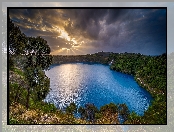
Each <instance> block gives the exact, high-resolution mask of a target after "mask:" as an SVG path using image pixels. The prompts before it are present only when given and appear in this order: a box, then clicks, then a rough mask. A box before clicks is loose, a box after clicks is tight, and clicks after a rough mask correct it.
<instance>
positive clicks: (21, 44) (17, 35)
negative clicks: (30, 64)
mask: <svg viewBox="0 0 174 132" xmlns="http://www.w3.org/2000/svg"><path fill="white" fill-rule="evenodd" d="M8 22H9V25H8V26H9V32H8V34H9V36H8V43H9V54H10V55H19V54H23V53H24V52H25V51H24V49H25V44H26V43H27V37H26V35H25V34H24V33H22V32H21V30H20V29H19V27H18V26H15V24H14V23H13V22H12V20H10V18H8Z"/></svg>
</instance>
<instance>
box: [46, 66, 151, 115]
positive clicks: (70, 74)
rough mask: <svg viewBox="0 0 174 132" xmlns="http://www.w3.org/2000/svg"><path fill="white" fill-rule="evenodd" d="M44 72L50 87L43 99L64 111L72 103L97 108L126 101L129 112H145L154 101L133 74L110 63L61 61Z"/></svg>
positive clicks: (140, 113) (139, 113) (141, 113)
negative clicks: (114, 67)
mask: <svg viewBox="0 0 174 132" xmlns="http://www.w3.org/2000/svg"><path fill="white" fill-rule="evenodd" d="M45 73H46V75H47V76H48V77H49V78H50V88H51V90H50V92H49V94H48V95H47V97H46V98H45V100H44V101H45V102H49V103H53V104H54V105H55V106H56V107H57V108H59V109H62V110H63V109H64V108H65V107H66V106H67V105H69V104H70V103H71V102H74V103H76V105H77V106H78V107H79V106H84V105H85V104H86V103H93V104H94V105H95V106H97V107H98V108H100V107H101V106H103V105H105V104H109V103H111V102H112V103H115V104H118V103H119V104H121V103H125V104H126V105H127V106H128V108H129V110H130V111H135V112H136V113H137V114H138V115H143V114H144V111H145V110H147V109H148V107H149V105H150V102H151V100H152V97H151V95H150V94H149V92H147V91H146V90H145V89H143V88H142V87H140V86H139V85H138V84H137V83H136V81H135V80H134V77H133V76H131V75H127V74H123V73H120V72H116V71H113V70H110V68H109V66H107V65H102V64H83V63H71V64H61V65H54V66H51V67H50V70H49V71H45Z"/></svg>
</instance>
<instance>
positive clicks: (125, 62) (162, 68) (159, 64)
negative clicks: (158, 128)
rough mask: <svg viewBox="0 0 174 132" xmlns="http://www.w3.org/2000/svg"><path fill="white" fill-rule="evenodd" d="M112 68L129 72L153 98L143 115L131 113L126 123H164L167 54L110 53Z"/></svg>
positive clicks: (165, 115)
mask: <svg viewBox="0 0 174 132" xmlns="http://www.w3.org/2000/svg"><path fill="white" fill-rule="evenodd" d="M109 61H113V63H112V65H111V67H110V68H111V69H112V70H116V71H120V72H123V73H126V74H131V75H133V76H134V79H135V80H136V81H137V82H138V84H139V85H140V86H142V87H143V88H145V89H146V90H147V91H149V92H150V93H151V94H152V96H153V98H154V100H153V102H152V105H151V106H150V107H149V109H148V110H147V111H146V112H145V114H144V116H143V117H138V116H136V115H135V113H133V114H132V115H131V116H133V117H131V118H130V120H128V121H127V122H126V123H130V124H134V123H133V122H136V121H138V122H136V123H140V124H148V123H149V124H166V120H167V111H166V105H167V97H166V94H167V56H166V54H162V55H159V56H146V55H141V54H135V53H122V54H111V55H110V57H109Z"/></svg>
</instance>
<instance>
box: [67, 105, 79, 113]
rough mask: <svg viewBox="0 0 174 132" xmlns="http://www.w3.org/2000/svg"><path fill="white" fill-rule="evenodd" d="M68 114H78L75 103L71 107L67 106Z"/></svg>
mask: <svg viewBox="0 0 174 132" xmlns="http://www.w3.org/2000/svg"><path fill="white" fill-rule="evenodd" d="M66 112H67V113H70V114H74V113H77V106H76V104H75V103H70V105H69V106H67V108H66Z"/></svg>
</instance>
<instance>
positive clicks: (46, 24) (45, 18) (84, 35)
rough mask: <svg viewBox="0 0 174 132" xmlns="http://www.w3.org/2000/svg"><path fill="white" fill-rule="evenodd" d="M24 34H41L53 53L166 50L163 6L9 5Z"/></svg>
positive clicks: (77, 53)
mask: <svg viewBox="0 0 174 132" xmlns="http://www.w3.org/2000/svg"><path fill="white" fill-rule="evenodd" d="M9 16H10V18H11V19H12V20H13V21H14V23H15V24H16V25H17V26H19V27H20V29H21V31H22V32H23V33H25V34H26V35H27V36H33V37H36V36H41V37H42V38H44V39H45V40H47V43H48V44H49V46H50V48H51V54H53V55H79V54H93V53H96V52H101V51H104V52H115V53H124V52H128V53H141V54H145V55H160V54H163V53H166V45H167V44H166V39H167V38H166V37H167V35H166V25H167V23H166V9H157V8H156V9H155V8H151V9H150V8H146V9H143V8H142V9H141V8H139V9H135V8H131V9H130V8H129V9H128V8H127V9H126V8H122V9H121V8H110V9H109V8H105V9H101V8H98V9H97V8H96V9H83V8H81V9H77V8H74V9H72V8H71V9H70V8H69V9H60V8H52V9H51V8H49V9H45V8H44V9H41V8H38V9H37V8H35V9H34V8H30V9H27V8H26V9H17V8H16V9H9Z"/></svg>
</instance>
